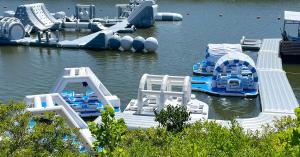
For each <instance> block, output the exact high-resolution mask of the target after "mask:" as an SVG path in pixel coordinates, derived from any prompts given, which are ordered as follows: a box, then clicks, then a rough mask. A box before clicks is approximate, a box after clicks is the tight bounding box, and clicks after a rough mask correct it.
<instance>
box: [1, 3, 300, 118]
mask: <svg viewBox="0 0 300 157" xmlns="http://www.w3.org/2000/svg"><path fill="white" fill-rule="evenodd" d="M32 2H33V1H15V0H10V1H6V0H5V1H4V0H2V1H0V12H3V11H5V10H15V9H16V7H17V6H18V5H21V4H23V3H32ZM40 2H43V3H45V4H46V6H47V8H48V9H49V10H50V11H51V12H57V11H65V12H66V13H68V15H70V14H73V13H74V6H75V4H77V3H82V4H83V3H85V4H89V3H93V4H95V5H96V8H97V9H96V12H97V16H101V17H105V16H108V17H114V16H115V15H116V9H115V6H114V5H115V4H117V3H127V2H128V1H126V0H125V1H124V0H116V1H112V0H101V1H83V0H81V1H80V0H66V1H58V0H51V1H50V0H49V1H40ZM158 4H159V11H161V12H166V11H169V12H177V13H181V14H182V15H183V16H184V20H183V21H182V22H156V24H155V26H154V27H152V28H150V29H139V30H138V31H137V32H136V33H134V34H133V35H134V36H136V35H141V36H143V37H149V36H154V37H156V38H157V39H158V41H159V48H158V50H157V52H156V53H151V54H141V53H132V52H117V51H90V50H74V49H56V48H37V47H23V46H18V47H15V46H4V47H0V99H2V100H3V101H4V102H6V101H8V100H9V99H10V98H13V99H15V100H23V98H24V96H25V95H31V94H41V93H49V92H50V89H51V88H52V87H53V86H54V84H55V82H56V80H57V78H58V77H59V75H60V74H61V72H62V70H63V68H65V67H80V66H89V67H91V69H92V70H93V71H94V72H95V74H96V75H97V76H98V77H99V78H100V80H101V81H102V82H103V83H104V85H105V86H106V87H107V88H108V90H109V91H110V92H111V93H113V94H116V95H118V96H119V97H120V99H121V103H122V108H124V107H125V106H126V105H127V103H128V102H129V101H130V99H132V98H136V97H137V87H138V83H139V80H140V77H141V76H142V75H143V74H144V73H149V74H168V75H190V76H191V75H192V65H193V64H194V63H196V62H197V61H199V60H200V59H201V58H203V57H204V51H205V48H206V45H207V44H208V43H224V42H226V43H238V42H239V40H240V39H241V37H242V36H243V35H245V36H246V37H248V38H270V37H276V38H279V37H280V27H281V26H282V23H283V20H282V16H283V11H284V10H294V11H300V9H299V8H300V1H297V0H295V1H286V0H281V1H280V0H277V1H273V0H265V1H264V0H252V1H251V0H247V1H246V0H244V1H243V0H240V1H235V0H223V1H221V0H215V1H211V0H207V1H205V0H198V1H197V0H184V1H179V0H160V1H158ZM220 14H222V15H223V16H219V15H220ZM257 17H260V18H257ZM278 17H281V20H278ZM65 35H66V38H77V37H78V36H79V35H80V33H73V32H65ZM247 54H248V55H250V56H251V57H253V58H254V59H256V55H257V53H256V52H247ZM284 69H285V70H286V71H287V72H288V78H289V81H290V83H291V85H292V87H293V90H294V92H295V94H296V96H297V98H298V99H299V97H300V75H299V74H298V73H300V66H299V65H284ZM195 94H196V95H197V98H199V99H200V100H202V101H204V102H206V103H208V104H209V106H210V112H209V117H210V118H217V119H229V118H232V117H254V116H256V115H258V113H259V112H260V110H261V109H260V104H259V98H249V99H248V98H247V99H244V98H222V97H214V96H208V95H206V94H202V93H195Z"/></svg>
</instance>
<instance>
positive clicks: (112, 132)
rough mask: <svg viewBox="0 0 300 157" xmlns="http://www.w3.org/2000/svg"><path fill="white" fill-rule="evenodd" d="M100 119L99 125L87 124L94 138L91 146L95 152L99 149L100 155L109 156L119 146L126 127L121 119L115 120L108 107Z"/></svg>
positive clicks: (110, 108) (111, 110) (112, 112)
mask: <svg viewBox="0 0 300 157" xmlns="http://www.w3.org/2000/svg"><path fill="white" fill-rule="evenodd" d="M101 119H102V123H101V124H96V123H95V122H90V123H89V129H90V131H91V133H92V134H93V136H94V137H95V138H96V141H95V142H94V143H93V144H94V147H95V149H96V150H98V149H100V155H111V153H112V152H113V151H115V149H116V148H117V147H118V146H119V144H120V141H121V138H122V136H123V135H124V134H125V132H126V130H127V127H126V125H125V122H124V120H123V119H116V118H115V113H114V109H113V108H112V107H110V106H109V105H106V106H105V108H104V110H102V111H101ZM118 151H121V150H119V149H118Z"/></svg>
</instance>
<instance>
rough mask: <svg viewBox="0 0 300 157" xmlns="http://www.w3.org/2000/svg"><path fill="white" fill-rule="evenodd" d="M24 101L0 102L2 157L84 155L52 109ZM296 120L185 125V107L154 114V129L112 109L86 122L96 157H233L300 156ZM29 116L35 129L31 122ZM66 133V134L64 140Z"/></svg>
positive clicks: (299, 129)
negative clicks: (31, 109) (28, 107)
mask: <svg viewBox="0 0 300 157" xmlns="http://www.w3.org/2000/svg"><path fill="white" fill-rule="evenodd" d="M24 109H25V105H24V104H23V103H14V102H10V103H8V104H2V103H0V156H1V157H2V156H88V155H90V156H91V154H80V152H79V149H78V143H76V142H74V138H75V137H74V136H75V135H76V134H77V132H78V130H74V129H70V128H68V127H67V126H66V125H65V123H64V120H63V119H62V118H60V117H58V116H54V115H53V114H51V113H48V114H45V115H43V116H34V115H31V114H30V113H28V112H24ZM295 114H296V116H297V118H296V119H293V118H291V117H284V118H282V119H279V120H277V121H275V123H274V125H267V126H264V127H263V128H264V129H263V130H262V131H261V132H260V133H259V132H250V131H245V130H243V128H241V127H240V126H239V125H238V123H237V122H236V121H232V122H231V126H230V127H229V128H226V127H223V126H221V125H219V124H218V123H216V122H214V121H198V122H196V123H194V124H187V123H186V122H187V120H188V118H189V113H188V112H186V109H185V108H178V107H167V108H166V109H165V110H162V111H161V112H159V113H156V120H157V121H158V122H159V123H160V126H159V127H157V128H150V129H147V130H141V129H138V130H128V129H127V127H126V126H125V123H124V120H123V119H120V120H117V119H116V118H115V115H114V112H113V109H112V108H110V107H105V110H104V111H102V112H101V117H102V122H103V123H102V124H100V125H97V124H95V123H90V124H89V126H90V129H91V132H92V133H93V135H94V137H95V138H96V142H95V143H94V145H95V148H99V147H100V148H101V149H100V150H97V151H98V152H99V156H128V157H129V156H130V157H131V156H137V157H138V156H147V157H152V156H153V157H154V156H200V157H201V156H205V157H206V156H222V157H223V156H230V157H231V156H232V157H235V156H237V157H244V156H245V157H252V156H253V157H257V156H258V157H260V156H261V157H265V156H278V157H281V156H282V157H285V156H289V157H297V156H299V155H300V108H297V109H296V110H295ZM31 117H33V119H34V121H35V125H34V127H30V125H29V123H30V120H31V119H32V118H31ZM65 137H68V138H65Z"/></svg>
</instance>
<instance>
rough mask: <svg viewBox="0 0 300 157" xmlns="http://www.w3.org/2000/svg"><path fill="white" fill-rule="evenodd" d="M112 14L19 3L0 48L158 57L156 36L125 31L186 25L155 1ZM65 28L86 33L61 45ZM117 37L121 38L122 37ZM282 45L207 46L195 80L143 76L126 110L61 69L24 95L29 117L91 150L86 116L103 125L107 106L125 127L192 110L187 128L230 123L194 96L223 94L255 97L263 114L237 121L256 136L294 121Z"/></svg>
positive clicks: (95, 79)
mask: <svg viewBox="0 0 300 157" xmlns="http://www.w3.org/2000/svg"><path fill="white" fill-rule="evenodd" d="M116 9H117V16H116V18H112V19H108V18H101V17H96V7H95V6H94V5H81V4H77V5H76V6H75V13H74V15H71V16H68V15H66V13H65V12H63V11H60V12H56V13H51V12H50V11H49V10H48V9H47V8H46V6H45V5H44V4H43V3H34V4H24V5H20V6H18V7H17V9H16V11H6V12H4V15H3V16H2V17H0V45H23V46H38V47H56V48H73V49H94V50H106V49H110V50H120V51H134V52H155V51H156V50H157V48H158V41H157V39H156V38H154V37H147V38H144V37H142V36H136V37H132V36H130V35H128V34H129V33H133V32H134V31H135V30H136V29H147V28H149V27H152V26H153V25H154V23H155V21H181V20H183V17H182V15H181V14H178V13H170V12H158V4H157V3H156V2H155V1H153V0H130V1H129V3H128V4H117V5H116ZM286 14H288V13H286ZM65 29H71V30H72V31H74V32H75V31H80V30H88V31H89V32H90V34H88V35H86V36H82V37H79V38H78V39H74V40H60V33H61V31H62V30H65ZM122 33H126V35H124V36H121V35H120V34H122ZM280 44H281V39H273V38H271V39H262V40H256V39H246V38H245V37H243V38H242V40H241V43H240V44H228V43H223V44H208V45H207V48H206V51H205V52H204V53H205V58H204V59H203V60H201V61H199V62H198V63H196V64H194V65H193V76H173V75H167V74H166V75H152V74H147V73H144V74H143V75H142V76H141V78H140V81H139V84H138V86H137V87H138V88H137V97H136V98H133V99H131V100H130V102H129V103H128V104H127V105H126V107H125V109H124V110H121V106H122V104H121V101H120V98H119V97H118V96H117V95H114V94H112V93H111V92H110V91H109V90H108V88H106V87H105V86H104V84H103V83H102V82H101V81H100V78H101V77H100V76H97V75H96V74H95V73H94V72H93V71H92V68H90V67H71V68H64V69H63V72H62V74H61V75H59V76H58V79H57V81H56V83H55V86H54V87H53V89H51V90H50V92H49V93H46V94H37V95H27V96H25V98H24V101H25V103H26V105H27V108H26V111H27V112H31V113H32V114H33V115H36V114H40V115H43V114H44V113H46V112H53V113H55V114H57V115H59V116H61V117H63V118H64V119H65V120H66V122H67V124H68V126H69V127H71V128H76V129H78V130H79V139H80V143H81V144H82V145H83V146H84V147H85V148H87V149H90V150H92V149H93V142H94V141H95V138H94V137H93V135H92V134H91V132H90V130H89V127H88V125H87V123H86V122H85V121H84V120H83V118H90V117H94V118H95V117H96V119H95V120H94V122H95V123H97V124H101V123H102V120H101V116H100V115H101V111H102V110H103V109H104V107H105V106H106V105H107V106H110V107H112V108H113V109H114V111H115V116H116V118H117V119H120V118H122V119H124V121H125V123H126V125H127V127H128V128H129V129H147V128H151V127H156V126H159V124H158V122H157V121H156V120H155V112H160V111H161V110H163V109H165V108H166V107H168V106H184V107H186V109H187V111H188V112H190V113H191V115H190V119H189V121H188V123H193V122H195V121H199V120H213V121H215V122H217V123H220V124H222V125H223V126H229V125H230V124H231V123H230V121H228V120H216V119H209V118H210V117H209V111H211V110H210V108H209V105H208V104H207V102H204V101H201V100H199V99H198V98H197V97H196V94H195V92H203V93H207V94H211V95H215V96H220V97H226V96H235V97H256V96H257V95H258V94H259V95H260V96H259V99H260V102H261V112H260V113H259V114H258V115H257V116H256V117H253V118H237V119H236V120H237V122H238V123H239V124H240V125H241V126H242V127H243V128H244V129H245V130H247V129H250V130H253V131H257V130H258V131H259V130H261V129H263V128H261V125H263V124H269V123H272V122H273V120H275V119H277V118H280V117H284V116H287V115H288V116H294V108H296V107H299V104H298V101H297V98H296V97H295V95H294V93H293V90H292V88H291V86H290V84H289V82H288V79H287V76H286V72H285V71H284V70H283V69H282V60H281V58H280ZM246 49H247V50H255V51H258V53H257V56H258V57H257V61H256V62H255V61H254V60H253V59H252V58H251V57H250V56H248V55H247V54H245V53H244V52H243V50H246ZM103 75H104V74H103ZM122 79H123V78H122ZM108 81H109V80H108ZM278 91H280V92H278ZM193 92H194V93H193Z"/></svg>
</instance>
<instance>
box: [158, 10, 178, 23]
mask: <svg viewBox="0 0 300 157" xmlns="http://www.w3.org/2000/svg"><path fill="white" fill-rule="evenodd" d="M182 19H183V17H182V15H181V14H178V13H163V12H161V13H157V14H156V16H155V20H156V21H182Z"/></svg>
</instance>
